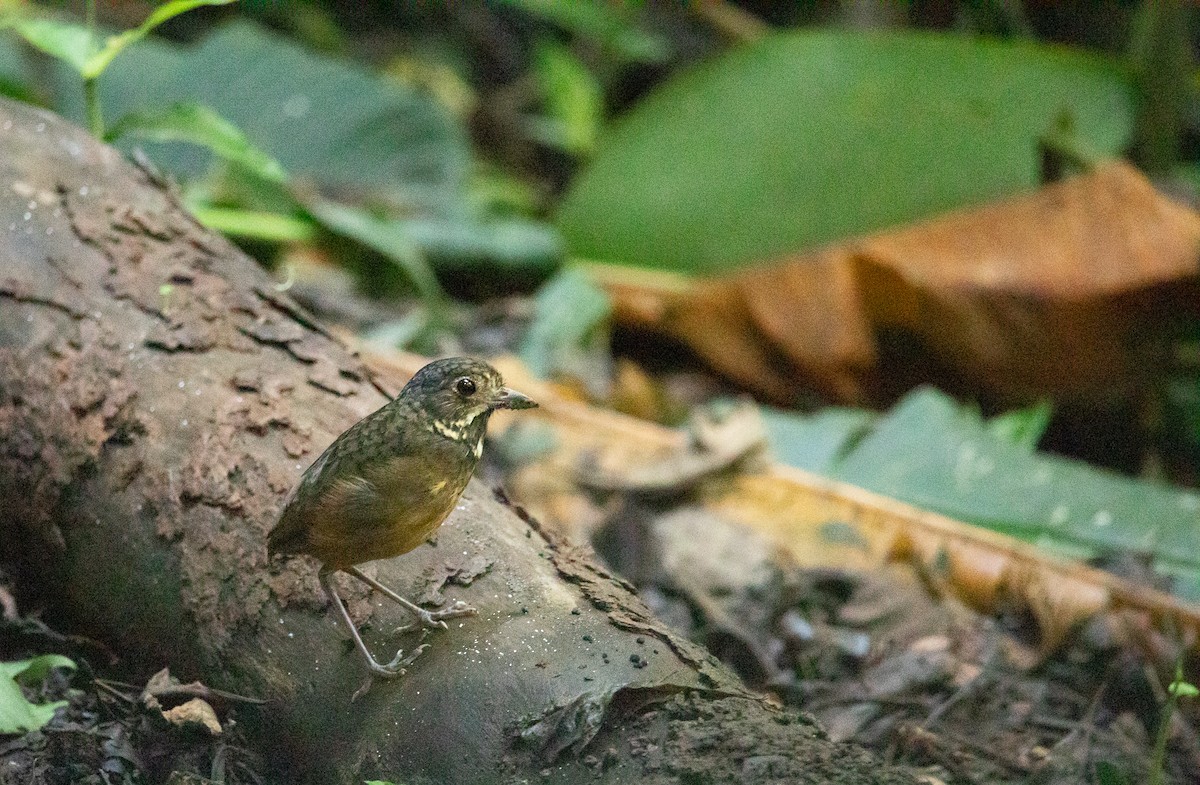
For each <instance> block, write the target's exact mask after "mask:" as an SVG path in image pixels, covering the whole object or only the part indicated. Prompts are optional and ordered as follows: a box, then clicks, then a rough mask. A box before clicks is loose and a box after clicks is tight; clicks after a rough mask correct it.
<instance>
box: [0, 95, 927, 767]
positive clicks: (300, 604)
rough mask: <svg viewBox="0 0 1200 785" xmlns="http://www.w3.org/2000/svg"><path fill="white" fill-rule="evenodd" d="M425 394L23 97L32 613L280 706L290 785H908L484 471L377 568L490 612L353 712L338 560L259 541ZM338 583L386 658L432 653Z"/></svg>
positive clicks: (146, 179) (14, 350) (1, 431)
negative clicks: (700, 641)
mask: <svg viewBox="0 0 1200 785" xmlns="http://www.w3.org/2000/svg"><path fill="white" fill-rule="evenodd" d="M402 381H403V380H401V379H384V378H379V377H377V376H376V375H375V374H374V373H373V372H372V370H371V369H370V368H368V367H366V366H364V365H363V363H361V362H360V361H359V360H358V359H357V358H356V357H355V356H353V355H352V354H351V353H349V352H347V351H346V350H345V349H344V348H343V347H342V346H340V345H339V344H338V343H337V342H336V341H334V340H332V339H331V338H330V337H329V336H328V335H327V334H325V333H324V332H323V331H322V330H321V328H320V327H319V326H317V325H315V324H313V323H312V321H311V320H310V319H308V318H306V317H305V315H304V314H303V313H302V312H301V311H300V310H299V309H298V308H297V307H296V306H295V305H294V304H292V302H291V301H290V300H289V299H288V298H287V297H286V296H283V295H280V294H279V293H277V292H276V291H275V289H274V288H273V286H272V282H271V280H270V278H269V277H268V276H267V275H266V274H265V273H264V272H263V271H262V270H260V269H259V268H258V267H257V266H256V265H255V264H254V263H253V262H252V261H251V260H249V259H247V258H246V257H245V256H244V255H243V254H242V253H240V252H239V251H238V250H237V249H236V248H234V247H233V246H232V245H230V244H229V243H228V242H226V241H225V240H223V239H222V238H220V237H217V236H214V235H212V234H210V233H209V232H207V231H206V230H204V229H203V228H202V227H200V226H198V225H197V224H196V223H195V222H194V221H193V220H192V219H191V218H190V217H189V216H188V215H187V214H186V213H185V212H184V211H183V210H182V209H181V208H180V206H179V205H178V204H177V203H176V201H175V200H174V199H173V198H172V197H171V196H170V195H169V194H168V193H167V192H165V191H164V190H163V189H162V188H160V187H159V186H158V184H156V183H155V182H153V179H152V178H151V177H150V176H148V175H147V174H146V173H144V172H142V171H141V170H139V169H137V168H136V167H134V166H132V165H130V164H128V163H127V162H125V161H123V160H122V159H121V158H120V157H119V156H118V154H117V153H115V152H114V151H113V150H111V149H109V148H106V147H104V146H102V145H100V144H98V143H96V142H95V141H93V140H92V139H90V137H88V136H87V135H86V134H85V133H84V132H83V131H81V130H79V129H77V128H75V127H73V126H70V125H68V124H66V123H64V122H63V121H61V120H59V119H58V118H56V117H54V116H53V115H49V114H46V113H42V112H39V111H37V110H34V109H31V108H29V107H26V106H23V105H19V104H14V103H9V102H0V498H3V500H4V509H3V513H2V516H3V517H0V542H3V543H4V547H3V548H0V561H2V563H3V565H2V566H3V567H4V568H5V569H6V570H10V571H11V572H12V574H14V575H16V576H17V579H18V586H19V588H20V591H21V592H22V593H23V595H24V596H25V598H26V600H27V601H28V600H31V599H34V598H36V599H37V601H39V602H44V603H45V604H46V605H47V606H48V607H49V608H50V609H51V610H52V612H53V614H54V618H55V620H56V622H57V623H59V624H64V625H70V626H71V627H72V628H73V629H75V630H78V631H81V632H87V633H88V634H91V635H94V636H96V637H98V638H100V639H101V640H103V641H105V642H107V643H108V644H109V645H110V646H112V647H113V648H114V650H116V651H118V652H119V653H121V655H122V656H123V657H124V658H125V659H126V660H127V661H129V662H131V663H141V664H143V665H144V666H145V667H146V668H147V669H149V670H157V669H158V668H159V667H161V666H162V665H169V666H170V668H171V670H172V672H173V673H175V674H177V675H178V676H180V677H181V678H184V679H185V680H187V679H192V678H199V679H203V680H204V681H205V682H207V683H208V684H210V685H211V686H215V687H220V688H223V689H227V690H232V691H235V692H239V693H242V694H253V695H260V696H263V697H267V698H269V699H270V703H268V704H267V705H265V706H264V707H262V708H261V710H259V714H258V716H257V717H256V718H255V719H254V720H253V725H254V731H255V733H256V734H257V735H256V738H258V739H259V740H260V741H261V743H262V745H263V749H264V750H266V751H267V752H268V755H269V756H270V757H271V765H270V770H271V771H273V772H279V774H280V776H281V778H283V777H287V778H290V779H292V780H306V781H313V782H347V783H349V782H361V781H362V780H363V779H370V778H385V779H392V780H395V781H403V782H406V783H415V782H426V781H428V782H455V783H473V782H496V781H521V780H526V779H530V778H533V779H537V780H539V781H546V782H574V781H588V782H597V781H600V782H603V781H612V782H621V781H637V780H639V779H641V780H644V781H649V782H658V781H661V782H675V781H679V780H680V779H681V778H682V779H684V780H686V781H695V782H721V781H727V780H728V781H735V780H739V779H741V778H742V777H752V778H753V779H755V780H756V781H769V780H772V779H786V780H787V781H795V782H856V783H859V782H861V783H867V782H871V783H884V782H889V783H890V782H909V781H911V780H910V779H909V778H908V777H907V776H906V775H905V774H903V773H901V772H896V771H892V770H889V769H886V768H884V767H881V766H879V765H878V763H876V762H874V761H872V760H871V759H870V758H869V756H867V755H866V754H864V753H862V752H860V751H858V750H855V749H852V748H848V747H843V746H837V745H833V744H830V743H829V742H827V741H824V740H822V739H821V737H820V733H819V732H818V731H817V730H816V729H815V728H814V727H813V726H812V725H811V724H808V723H806V722H804V721H802V720H801V719H800V718H798V717H797V716H796V715H794V714H785V713H781V712H777V711H776V710H774V709H772V708H770V707H769V706H767V705H766V704H764V703H763V702H762V701H761V700H759V699H758V698H757V697H755V696H753V695H751V694H749V693H747V692H746V691H745V690H744V688H743V687H742V686H741V685H740V684H739V682H738V681H737V680H736V678H735V677H734V676H733V675H732V674H731V673H730V672H729V671H727V670H726V669H725V668H724V667H722V666H721V665H719V664H718V663H717V662H716V661H715V660H713V659H712V658H711V657H710V656H708V655H707V653H706V652H704V651H703V650H702V649H700V648H699V647H697V646H695V645H694V644H692V643H690V642H688V641H686V640H683V639H681V638H679V637H678V636H677V635H676V634H674V633H673V632H671V631H670V630H669V629H667V628H665V627H663V626H662V625H661V624H660V623H659V622H657V621H656V620H655V619H654V618H653V617H651V615H650V614H649V612H648V611H647V610H646V608H645V606H644V605H643V604H642V603H641V601H640V600H638V599H637V598H636V597H635V596H634V595H633V594H632V593H631V592H630V591H629V589H628V587H627V586H626V585H625V584H623V583H622V582H621V581H620V580H618V579H615V578H614V577H613V576H611V575H609V574H608V573H606V572H605V571H604V569H603V568H602V567H601V566H600V565H599V564H598V563H597V562H596V561H595V560H594V559H593V558H592V556H591V554H590V552H588V551H585V550H581V549H578V548H574V547H571V546H569V545H567V544H565V543H563V542H560V541H558V540H557V538H555V537H554V535H553V534H552V533H550V532H547V531H544V530H543V529H542V527H540V526H538V525H537V523H536V522H535V521H532V520H530V519H528V516H524V515H522V514H521V513H520V511H519V510H515V509H513V508H512V507H510V506H509V505H507V504H505V503H504V502H503V500H502V499H496V498H494V497H493V494H492V493H491V492H490V491H489V490H487V489H486V488H484V487H482V486H481V485H480V484H479V483H474V484H472V486H471V487H470V488H469V489H468V491H467V494H466V495H465V496H464V498H463V500H462V502H461V503H460V505H459V507H458V509H457V510H456V511H455V512H454V513H453V514H452V515H451V517H450V519H449V521H448V522H447V523H446V524H445V526H443V528H442V529H441V530H440V531H439V534H438V536H437V540H436V543H434V544H428V545H423V546H422V547H420V548H418V549H417V550H416V551H414V552H412V553H410V554H407V555H406V556H403V557H400V558H398V559H393V560H390V561H386V562H378V563H376V564H373V565H370V566H369V567H368V570H374V571H375V572H376V574H377V575H378V576H379V577H380V578H381V579H382V580H384V581H385V582H387V583H389V584H390V585H393V586H395V587H397V588H398V589H400V590H401V591H402V592H405V593H407V594H409V596H413V597H422V598H424V599H426V600H431V599H432V600H436V599H437V598H439V597H442V596H447V597H453V598H456V599H463V600H466V601H467V602H470V603H471V604H473V605H475V606H476V607H477V608H478V609H479V611H480V615H479V616H478V617H475V618H471V619H466V620H462V622H461V623H456V624H454V625H453V626H452V627H451V629H450V630H448V631H446V632H442V633H439V634H436V635H433V636H430V638H429V639H428V640H427V642H428V643H430V644H431V647H430V649H429V650H428V651H427V652H426V653H425V654H424V655H423V656H422V657H421V658H420V659H419V660H417V662H416V663H415V665H414V666H413V668H412V669H411V671H410V673H409V675H408V676H407V677H405V678H403V679H401V680H399V681H395V682H380V683H377V684H376V685H375V686H374V687H373V688H372V689H371V690H370V691H369V692H368V693H366V695H365V696H364V697H362V698H360V699H359V700H358V701H357V702H355V703H353V704H351V696H352V695H353V694H354V692H355V691H356V690H357V689H358V688H359V686H360V685H361V684H362V682H363V679H364V670H363V667H362V663H361V661H360V660H359V659H358V655H357V653H356V652H354V651H353V650H352V649H350V648H349V647H348V646H347V645H346V641H347V636H346V635H345V633H344V631H343V630H341V629H340V628H339V627H338V626H337V624H336V621H335V619H334V617H333V615H332V614H331V613H329V612H327V610H328V609H327V607H326V602H325V599H324V597H323V595H322V593H321V591H320V589H319V587H318V584H317V580H316V565H315V564H313V563H312V562H311V561H310V560H307V559H293V560H291V561H288V562H284V563H275V564H268V562H267V558H266V541H265V540H266V533H267V531H268V530H269V528H270V527H271V525H272V524H273V523H274V521H275V519H276V517H277V515H278V512H279V509H280V507H281V505H282V503H283V500H284V498H285V496H286V494H287V492H288V490H289V489H290V488H291V486H292V484H293V483H294V482H295V481H296V479H297V478H298V477H299V475H300V473H301V471H302V470H303V469H304V467H305V466H307V465H308V463H309V462H310V461H311V460H312V459H313V458H314V457H315V456H316V455H318V454H319V453H320V451H321V450H322V449H323V448H324V447H325V446H326V445H327V444H328V443H329V442H331V441H332V440H333V438H334V437H335V436H336V435H337V434H338V433H339V432H341V431H342V430H344V429H345V428H346V427H347V426H349V425H350V424H351V423H353V422H354V421H355V420H356V419H358V418H359V417H361V416H363V415H364V414H366V413H368V412H369V411H371V410H373V409H375V408H376V407H378V406H379V405H381V404H382V403H383V402H384V400H385V397H384V392H385V391H388V390H396V389H398V387H399V384H400V383H401V382H402ZM447 584H458V585H450V586H447ZM342 586H343V589H344V592H345V596H346V597H347V598H348V599H349V601H350V605H351V611H352V613H353V615H354V616H355V618H356V619H358V620H360V621H367V620H369V621H370V622H371V624H370V630H371V631H370V632H369V633H368V635H367V640H368V643H369V645H371V646H372V647H373V648H374V649H375V650H376V651H378V652H380V653H381V654H384V653H388V652H389V649H388V647H390V646H396V645H401V644H402V645H405V646H408V647H411V646H413V645H415V643H416V641H415V639H414V638H412V637H408V638H400V639H393V638H392V637H390V636H388V635H386V634H383V633H382V632H381V631H387V630H390V629H392V628H393V627H394V626H396V625H399V624H401V623H403V622H404V621H407V619H406V618H405V617H404V616H403V615H402V614H401V613H400V612H399V611H398V610H397V609H395V608H393V607H392V606H390V605H389V606H384V605H382V604H380V601H379V599H378V598H376V597H368V595H367V594H366V593H365V591H364V590H363V589H362V587H360V586H358V585H352V584H348V583H344V584H342ZM148 672H149V671H148Z"/></svg>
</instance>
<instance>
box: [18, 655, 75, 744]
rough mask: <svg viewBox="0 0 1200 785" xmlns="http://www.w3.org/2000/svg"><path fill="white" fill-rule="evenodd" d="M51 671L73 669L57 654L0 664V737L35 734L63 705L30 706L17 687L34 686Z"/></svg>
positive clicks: (35, 704) (65, 659) (37, 704)
mask: <svg viewBox="0 0 1200 785" xmlns="http://www.w3.org/2000/svg"><path fill="white" fill-rule="evenodd" d="M51 668H69V669H71V670H74V669H75V663H74V662H72V661H71V660H69V659H67V658H66V657H63V656H61V655H58V654H43V655H42V656H40V657H34V658H33V659H30V660H20V661H19V662H0V734H3V733H24V732H25V731H31V730H37V729H38V728H40V727H42V726H43V725H45V724H46V723H47V722H49V721H50V718H51V717H53V716H54V712H55V710H56V709H59V708H61V707H62V706H65V705H67V702H66V701H55V702H52V703H30V702H29V701H28V700H27V699H26V698H25V694H24V693H23V692H21V683H25V684H31V685H32V684H37V683H39V682H41V681H42V680H43V679H45V678H46V674H47V673H49V671H50V669H51Z"/></svg>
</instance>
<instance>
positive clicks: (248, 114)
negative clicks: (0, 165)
mask: <svg viewBox="0 0 1200 785" xmlns="http://www.w3.org/2000/svg"><path fill="white" fill-rule="evenodd" d="M99 82H100V97H101V101H102V103H103V105H104V108H105V114H106V115H107V116H109V117H121V116H123V115H126V114H130V113H133V112H144V111H147V110H161V109H162V108H163V107H164V106H168V105H170V104H175V103H192V104H202V105H204V106H207V107H210V108H211V109H212V110H213V111H214V112H216V113H217V114H218V115H220V116H221V117H222V118H224V119H225V120H227V121H229V122H230V123H232V124H233V125H234V126H236V127H237V128H239V129H241V131H242V133H243V134H245V136H246V138H247V139H248V140H249V142H250V143H252V144H253V145H254V146H256V147H258V148H259V149H261V150H264V151H265V152H266V153H268V154H269V155H270V156H271V157H273V158H274V159H275V160H277V161H279V163H280V164H281V165H282V166H283V168H284V169H286V170H287V171H288V172H289V173H290V174H292V175H296V176H302V177H309V178H312V179H314V180H316V181H317V182H320V183H325V184H332V185H360V186H361V185H366V186H372V187H377V188H386V189H387V190H389V191H391V192H392V193H394V194H397V195H399V196H400V197H401V198H405V199H407V200H409V201H410V202H411V203H412V204H414V205H416V206H421V207H429V206H437V207H440V208H442V209H448V208H447V207H446V205H447V204H450V205H457V204H459V203H460V202H461V190H462V185H463V182H464V180H465V177H466V172H467V166H468V164H469V160H470V157H469V148H468V145H467V141H466V138H465V136H464V134H463V131H462V129H461V128H459V126H458V124H457V123H456V122H455V121H454V120H453V118H451V117H449V116H448V115H447V114H446V113H445V112H444V111H443V110H442V109H441V107H439V106H438V105H437V104H436V103H435V102H434V101H433V100H432V99H430V98H428V97H426V96H423V95H421V94H419V93H417V92H415V91H413V90H409V89H407V88H405V87H403V86H401V85H397V84H393V83H389V82H386V81H384V80H381V79H379V78H377V77H375V76H373V75H372V74H370V73H368V72H367V71H365V70H363V69H361V68H359V67H357V66H355V65H353V64H351V63H348V62H344V61H340V60H336V59H333V58H328V57H324V56H321V55H318V54H315V53H313V52H311V51H308V50H306V49H303V48H302V47H299V46H297V45H295V44H292V43H290V42H288V41H287V40H286V39H284V38H282V37H280V36H277V35H275V34H273V33H269V32H267V31H265V30H263V29H262V28H260V27H258V26H257V25H254V24H252V23H249V22H245V21H235V22H232V23H229V24H226V25H224V26H222V27H221V28H219V29H218V30H217V31H216V32H214V33H213V34H211V35H210V36H209V37H208V38H206V39H204V40H203V41H201V42H200V43H199V44H197V45H195V46H191V47H178V46H175V45H172V44H169V43H166V42H163V41H160V40H155V39H147V40H145V41H143V42H142V43H141V44H140V45H139V46H137V47H134V48H133V49H131V50H130V51H129V52H128V53H127V54H126V55H125V56H124V57H121V58H120V59H118V60H116V61H114V62H113V63H112V65H111V67H110V68H109V69H108V70H107V71H105V72H104V75H103V76H102V77H101V78H100V80H99ZM58 92H59V94H60V95H62V96H63V104H62V105H61V106H60V107H59V109H60V111H61V112H62V113H63V114H65V115H67V116H69V117H74V118H77V119H78V118H82V116H83V105H82V100H81V96H80V94H79V91H78V90H73V89H71V87H70V85H69V84H65V83H64V85H63V87H62V89H60V90H59V91H58ZM125 146H129V145H128V143H126V145H125ZM146 147H147V150H148V152H149V153H150V155H151V157H152V158H154V160H155V161H157V162H158V163H159V164H160V165H161V166H163V167H164V168H166V169H168V170H170V171H173V172H176V173H180V174H183V175H189V174H191V175H198V174H200V173H202V172H203V171H205V169H206V168H207V166H208V163H209V160H210V158H209V153H208V152H207V151H205V150H202V149H199V148H196V147H194V146H192V145H183V144H179V143H174V144H166V145H158V144H153V145H147V146H146Z"/></svg>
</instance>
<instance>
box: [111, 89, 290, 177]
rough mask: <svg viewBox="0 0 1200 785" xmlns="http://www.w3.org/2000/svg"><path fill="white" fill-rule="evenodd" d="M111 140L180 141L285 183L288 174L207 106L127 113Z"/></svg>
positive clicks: (188, 106)
mask: <svg viewBox="0 0 1200 785" xmlns="http://www.w3.org/2000/svg"><path fill="white" fill-rule="evenodd" d="M108 136H109V140H110V141H111V140H113V139H119V138H121V137H122V136H136V137H139V138H142V139H151V140H154V141H157V142H166V141H181V142H191V143H192V144H198V145H200V146H202V147H207V148H208V149H209V150H212V151H213V152H214V153H215V154H216V155H217V156H219V157H220V158H222V159H224V160H226V161H229V162H231V163H236V164H239V165H241V166H244V167H246V168H247V169H249V170H250V171H251V172H253V173H254V174H256V175H258V176H259V177H262V178H264V179H266V180H270V181H272V182H276V183H283V182H285V181H286V180H287V173H286V172H284V171H283V167H282V166H280V165H279V162H278V161H276V160H275V159H274V158H272V157H271V156H269V155H267V154H266V153H264V152H263V151H262V150H260V149H258V148H257V147H255V146H254V145H253V144H251V143H250V140H248V139H247V138H246V135H245V134H243V133H242V132H241V130H239V129H238V128H237V126H235V125H233V124H232V123H230V122H229V121H228V120H226V119H225V118H223V117H221V116H220V115H219V114H217V113H216V112H214V111H213V110H212V109H210V108H208V107H207V106H201V105H200V104H193V103H179V104H174V105H173V106H169V107H167V108H166V109H159V110H148V111H144V112H135V113H133V114H129V115H126V116H125V117H123V118H121V120H120V121H119V122H118V123H117V124H116V125H115V126H113V128H112V129H111V130H110V131H109V134H108Z"/></svg>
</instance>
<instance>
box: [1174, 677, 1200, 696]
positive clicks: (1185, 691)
mask: <svg viewBox="0 0 1200 785" xmlns="http://www.w3.org/2000/svg"><path fill="white" fill-rule="evenodd" d="M1169 690H1170V693H1171V694H1172V695H1174V696H1175V697H1177V698H1195V697H1196V696H1197V695H1200V689H1197V688H1196V685H1195V684H1192V683H1190V682H1186V681H1179V680H1176V681H1173V682H1171V686H1170V687H1169Z"/></svg>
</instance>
